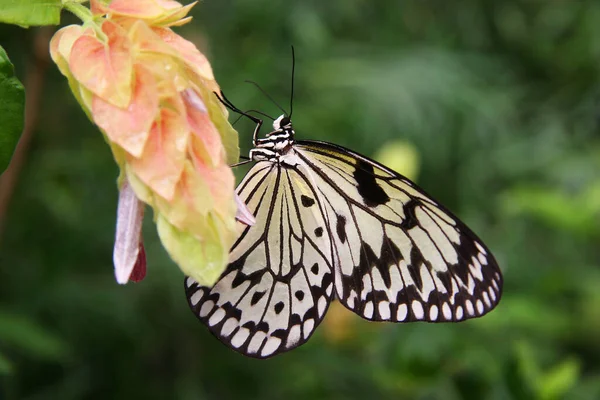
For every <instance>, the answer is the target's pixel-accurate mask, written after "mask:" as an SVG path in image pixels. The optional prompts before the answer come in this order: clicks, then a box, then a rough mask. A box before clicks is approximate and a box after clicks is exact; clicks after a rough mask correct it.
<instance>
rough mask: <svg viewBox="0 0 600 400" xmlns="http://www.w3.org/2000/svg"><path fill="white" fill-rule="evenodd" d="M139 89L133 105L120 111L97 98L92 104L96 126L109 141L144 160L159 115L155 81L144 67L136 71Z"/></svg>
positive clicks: (132, 101) (118, 108)
mask: <svg viewBox="0 0 600 400" xmlns="http://www.w3.org/2000/svg"><path fill="white" fill-rule="evenodd" d="M135 72H136V73H135V83H134V85H135V87H134V91H133V98H132V99H131V103H129V105H128V106H127V107H125V108H120V107H116V106H114V105H113V104H111V103H109V102H107V101H105V100H104V99H103V98H101V97H98V96H95V97H94V99H93V100H92V115H93V117H94V122H95V123H96V125H98V126H99V127H100V128H102V130H103V131H104V132H105V133H106V136H108V138H109V139H110V140H111V141H113V142H115V143H116V144H118V145H119V146H121V147H122V148H123V149H125V151H127V152H128V153H129V154H131V155H133V156H134V157H140V156H141V154H142V152H143V150H144V146H145V145H146V140H147V139H148V135H149V134H150V128H151V126H152V124H153V122H154V119H155V118H156V117H157V115H158V110H159V98H158V94H157V89H156V83H155V80H154V77H153V76H152V74H151V73H150V72H148V71H147V69H146V68H145V67H143V66H141V65H136V68H135Z"/></svg>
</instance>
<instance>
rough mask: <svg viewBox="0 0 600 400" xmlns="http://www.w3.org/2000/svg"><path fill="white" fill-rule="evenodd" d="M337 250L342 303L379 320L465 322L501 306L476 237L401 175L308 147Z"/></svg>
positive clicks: (495, 273)
mask: <svg viewBox="0 0 600 400" xmlns="http://www.w3.org/2000/svg"><path fill="white" fill-rule="evenodd" d="M295 150H296V153H297V154H298V156H299V158H300V159H302V160H303V161H304V162H305V163H306V166H307V167H308V169H310V170H312V176H313V181H314V185H315V187H316V188H317V190H318V192H319V193H320V197H321V199H322V202H323V208H324V210H325V214H326V220H327V221H328V223H329V226H330V230H331V233H332V240H333V244H334V265H335V272H336V276H335V286H336V293H337V296H338V298H339V299H340V301H341V302H342V303H343V304H344V305H345V306H346V307H347V308H349V309H350V310H352V311H354V312H356V313H357V314H359V315H361V316H362V317H364V318H366V319H370V320H377V321H397V322H403V321H430V322H442V321H460V320H464V319H468V318H473V317H478V316H481V315H483V314H485V313H487V312H488V311H490V310H491V309H492V308H494V307H495V305H496V304H497V303H498V301H499V300H500V295H501V287H502V278H501V275H500V270H499V268H498V265H497V263H496V261H495V259H494V258H493V256H492V255H491V253H490V252H489V250H488V249H487V248H486V247H485V245H483V243H482V242H481V241H480V240H479V238H478V237H477V236H476V235H475V234H474V233H473V232H472V231H471V230H470V229H469V228H467V227H466V226H465V225H464V224H463V223H462V222H460V221H459V220H458V219H457V218H456V217H454V216H453V215H452V214H451V213H450V212H449V211H448V210H446V209H445V208H444V207H443V206H441V205H439V204H437V202H435V201H434V200H432V199H431V198H430V197H429V196H428V195H427V194H426V193H424V192H423V191H422V190H421V189H419V188H417V187H416V186H415V185H414V184H413V183H412V182H410V181H409V180H407V179H406V178H404V177H402V176H401V175H399V174H397V173H395V172H393V171H391V170H389V169H387V168H385V167H384V166H382V165H380V164H378V163H376V162H374V161H372V160H370V159H367V158H365V157H363V156H361V155H359V154H356V153H353V152H351V151H350V150H347V149H344V148H342V147H339V146H335V145H331V144H328V143H323V142H312V141H304V142H297V144H296V145H295Z"/></svg>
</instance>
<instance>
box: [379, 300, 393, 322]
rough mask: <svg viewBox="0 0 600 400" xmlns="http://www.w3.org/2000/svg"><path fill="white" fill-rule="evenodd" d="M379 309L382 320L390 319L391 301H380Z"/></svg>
mask: <svg viewBox="0 0 600 400" xmlns="http://www.w3.org/2000/svg"><path fill="white" fill-rule="evenodd" d="M377 308H378V309H379V315H380V316H381V319H385V320H389V319H390V316H391V312H390V302H389V301H380V302H379V305H378V306H377Z"/></svg>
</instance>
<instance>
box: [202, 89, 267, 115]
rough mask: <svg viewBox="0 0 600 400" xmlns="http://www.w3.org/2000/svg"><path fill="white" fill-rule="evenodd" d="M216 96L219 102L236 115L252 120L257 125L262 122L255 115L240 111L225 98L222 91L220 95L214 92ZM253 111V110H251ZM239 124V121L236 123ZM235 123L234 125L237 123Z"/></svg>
mask: <svg viewBox="0 0 600 400" xmlns="http://www.w3.org/2000/svg"><path fill="white" fill-rule="evenodd" d="M213 93H214V94H215V96H217V99H219V101H220V102H221V103H223V105H224V106H225V107H227V108H229V109H230V110H231V111H233V112H234V113H237V114H240V115H242V116H244V117H246V118H248V119H250V120H252V121H253V122H255V123H258V122H259V121H260V120H259V119H258V118H256V117H255V116H253V115H250V114H248V113H247V112H244V111H242V110H240V109H239V108H237V107H236V106H234V105H233V103H232V102H231V101H230V100H229V99H228V98H227V97H225V94H224V93H223V91H221V94H220V95H219V94H218V93H217V92H213ZM250 111H252V110H250ZM235 122H237V120H236V121H235ZM235 122H234V123H235Z"/></svg>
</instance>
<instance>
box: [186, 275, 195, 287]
mask: <svg viewBox="0 0 600 400" xmlns="http://www.w3.org/2000/svg"><path fill="white" fill-rule="evenodd" d="M194 283H196V281H195V280H194V278H192V277H189V276H188V278H187V279H186V280H185V285H186V286H187V287H190V286H192V285H193V284H194Z"/></svg>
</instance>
